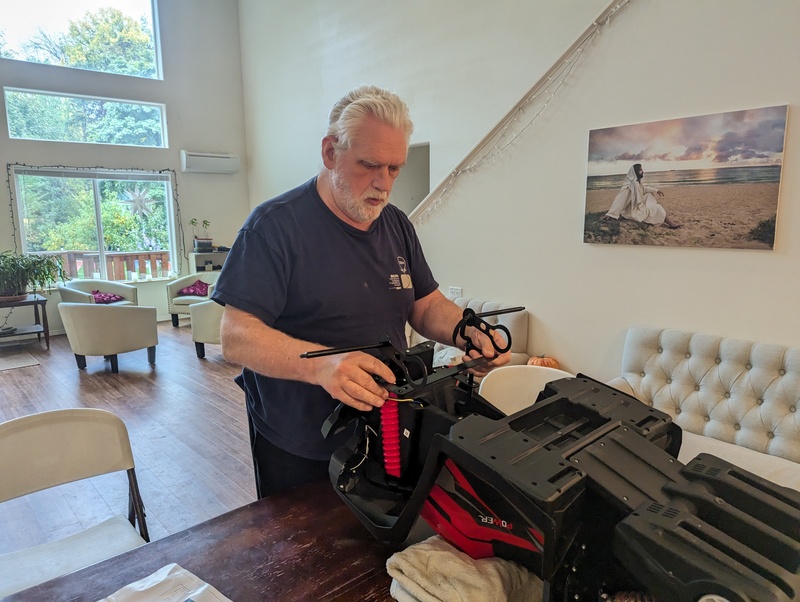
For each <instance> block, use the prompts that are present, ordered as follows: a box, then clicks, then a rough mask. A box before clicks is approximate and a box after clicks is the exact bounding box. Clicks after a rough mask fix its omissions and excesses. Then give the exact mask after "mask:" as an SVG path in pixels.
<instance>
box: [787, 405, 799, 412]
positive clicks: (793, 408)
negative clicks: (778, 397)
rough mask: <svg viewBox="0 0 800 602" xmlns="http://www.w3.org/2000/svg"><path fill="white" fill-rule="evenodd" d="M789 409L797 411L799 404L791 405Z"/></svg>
mask: <svg viewBox="0 0 800 602" xmlns="http://www.w3.org/2000/svg"><path fill="white" fill-rule="evenodd" d="M789 411H790V412H796V411H797V406H790V407H789Z"/></svg>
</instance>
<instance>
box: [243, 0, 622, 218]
mask: <svg viewBox="0 0 800 602" xmlns="http://www.w3.org/2000/svg"><path fill="white" fill-rule="evenodd" d="M605 5H606V0H538V1H535V2H528V1H524V2H523V1H519V0H497V1H495V2H481V1H479V0H469V1H466V2H465V1H464V0H434V1H432V2H431V1H429V0H409V1H407V2H389V3H381V4H380V6H378V5H376V4H375V3H374V2H369V1H368V0H348V2H337V3H331V2H326V1H325V0H307V1H304V2H281V1H280V0H240V1H239V14H240V21H241V25H240V28H241V38H242V63H243V73H244V90H245V114H246V122H247V129H248V153H249V156H250V160H251V166H252V169H251V172H250V198H251V203H252V204H253V205H256V204H258V203H259V202H261V201H264V200H266V199H268V198H271V197H273V196H275V195H277V194H280V193H281V192H284V191H285V190H287V189H289V188H292V187H294V186H296V185H298V184H300V183H302V182H304V181H305V180H307V179H308V178H310V177H311V176H313V175H315V174H316V173H317V171H318V170H319V168H320V166H321V161H320V140H321V139H322V137H323V136H324V135H325V127H326V123H327V117H328V111H329V110H330V108H331V106H332V105H333V103H334V102H336V101H337V100H338V99H339V98H341V96H343V95H344V94H346V93H347V92H348V91H349V90H350V89H352V88H354V87H356V86H358V85H360V84H376V85H380V86H383V87H386V88H389V89H391V90H393V91H395V92H397V93H398V94H400V95H401V96H402V97H403V98H404V99H405V101H406V102H407V103H408V104H409V107H410V108H411V113H412V118H413V120H414V126H415V129H414V134H413V135H412V138H411V142H412V144H415V143H423V142H429V143H430V157H431V188H432V187H433V186H434V185H436V183H438V182H439V180H441V179H442V178H443V177H444V175H445V174H446V173H447V172H448V171H449V170H450V169H452V167H453V166H454V165H455V164H456V163H457V162H458V161H459V159H461V158H462V157H463V156H464V155H465V154H466V153H467V152H468V151H469V150H470V148H472V146H473V145H474V144H475V143H476V142H477V141H478V140H479V139H480V138H481V136H483V134H484V133H485V132H486V131H487V130H489V129H490V128H491V127H492V126H493V125H494V124H495V123H496V122H497V121H498V120H499V119H500V118H501V117H502V116H503V115H504V114H505V112H506V111H507V110H508V108H509V107H510V106H512V105H513V104H514V103H515V102H516V101H517V100H519V98H520V97H521V96H522V95H523V94H524V93H525V91H526V90H527V89H528V87H529V86H530V84H531V83H532V82H533V81H534V80H535V78H536V77H538V75H539V74H541V73H542V72H544V71H545V70H547V68H549V67H550V65H551V64H552V62H553V61H554V60H555V59H556V57H558V56H559V55H560V54H561V53H562V52H563V51H564V50H565V49H566V48H567V47H568V46H569V45H570V44H571V43H572V41H573V40H574V38H575V37H576V36H577V35H578V33H579V32H580V31H582V30H583V28H584V27H585V26H586V24H588V23H589V22H591V20H592V19H593V18H594V17H595V16H597V15H598V14H599V13H600V11H601V10H602V9H603V8H604V7H605Z"/></svg>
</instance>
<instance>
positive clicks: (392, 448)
mask: <svg viewBox="0 0 800 602" xmlns="http://www.w3.org/2000/svg"><path fill="white" fill-rule="evenodd" d="M381 439H382V444H383V469H384V470H385V471H386V474H387V475H389V476H391V477H396V478H400V475H401V474H402V466H401V464H400V415H399V410H398V407H397V400H395V399H391V398H389V399H387V400H386V401H385V402H384V403H383V406H382V407H381Z"/></svg>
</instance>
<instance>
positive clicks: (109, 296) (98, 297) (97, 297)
mask: <svg viewBox="0 0 800 602" xmlns="http://www.w3.org/2000/svg"><path fill="white" fill-rule="evenodd" d="M92 296H93V297H94V302H95V303H102V304H108V303H116V302H117V301H124V300H125V297H121V296H120V295H115V294H114V293H101V292H100V291H92Z"/></svg>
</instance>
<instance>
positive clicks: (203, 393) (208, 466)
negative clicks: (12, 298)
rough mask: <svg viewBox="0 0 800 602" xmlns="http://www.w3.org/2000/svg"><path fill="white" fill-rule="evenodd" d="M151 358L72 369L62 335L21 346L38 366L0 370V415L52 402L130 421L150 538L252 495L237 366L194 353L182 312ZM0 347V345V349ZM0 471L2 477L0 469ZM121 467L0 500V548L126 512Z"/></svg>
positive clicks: (212, 352) (92, 361)
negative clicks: (116, 471) (57, 487)
mask: <svg viewBox="0 0 800 602" xmlns="http://www.w3.org/2000/svg"><path fill="white" fill-rule="evenodd" d="M158 336H159V344H158V347H157V351H156V364H155V366H153V367H151V366H150V364H148V363H147V352H146V350H140V351H134V352H131V353H125V354H121V355H120V356H119V374H112V373H111V368H110V364H109V362H106V361H105V360H104V359H103V358H102V357H88V358H87V363H88V366H87V369H86V370H78V368H77V365H76V363H75V357H74V356H73V355H72V352H71V350H70V348H69V344H68V343H67V339H66V337H65V336H63V335H62V336H55V337H51V338H50V350H49V351H47V350H45V349H44V345H43V344H37V342H36V339H32V342H30V343H29V344H28V343H27V341H25V343H26V344H24V345H20V346H15V348H16V349H24V350H25V351H28V352H29V353H30V354H31V355H33V356H34V357H35V358H36V359H37V360H38V361H39V365H38V366H30V367H25V368H16V369H12V370H2V371H0V421H5V420H9V419H11V418H16V417H18V416H24V415H26V414H31V413H34V412H41V411H44V410H52V409H58V408H80V407H90V408H102V409H105V410H109V411H111V412H114V413H115V414H117V415H118V416H119V417H120V418H122V420H123V421H124V422H125V424H126V425H127V427H128V432H129V435H130V439H131V446H132V448H133V455H134V458H135V461H136V473H137V477H138V480H139V487H140V489H141V493H142V498H143V499H144V502H145V506H146V513H147V526H148V528H149V530H150V537H151V540H156V539H160V538H162V537H164V536H166V535H168V534H170V533H175V532H176V531H180V530H182V529H185V528H187V527H190V526H192V525H194V524H197V523H199V522H202V521H204V520H206V519H209V518H211V517H213V516H217V515H219V514H222V513H223V512H226V511H228V510H231V509H233V508H237V507H239V506H242V505H244V504H246V503H248V502H251V501H253V500H254V499H255V485H254V482H253V469H252V461H251V457H250V449H249V444H248V435H247V419H246V414H245V409H244V394H243V393H242V391H241V390H240V389H239V387H237V386H236V384H235V383H234V382H233V377H234V376H236V375H237V374H238V373H239V371H240V369H239V368H238V367H236V366H234V365H231V364H228V363H227V362H225V361H224V360H223V359H222V355H221V353H220V348H219V346H217V345H206V358H205V359H203V360H200V359H197V356H196V355H195V350H194V343H193V342H192V339H191V332H190V327H189V322H188V320H181V324H180V327H179V328H173V326H172V325H171V323H170V322H169V321H167V322H162V323H160V324H159V327H158ZM3 352H4V348H0V354H1V353H3ZM0 478H2V476H1V475H0ZM126 482H127V481H126V479H125V477H124V475H122V474H120V475H107V476H105V477H99V478H96V479H93V480H92V481H91V482H90V484H89V485H85V484H71V485H66V486H64V487H62V488H61V489H64V490H65V491H64V492H59V493H57V494H54V493H53V492H52V491H45V492H39V493H36V494H33V495H30V496H26V497H25V498H19V499H16V500H11V501H9V502H5V503H3V504H0V533H2V534H3V535H2V537H0V553H2V552H7V551H11V550H16V549H20V548H24V547H28V546H30V545H35V544H39V543H44V542H47V541H52V540H54V539H59V538H61V537H64V536H66V535H69V534H71V533H74V532H76V531H79V530H81V529H83V528H85V527H86V526H90V525H91V524H94V523H96V522H98V521H99V520H102V519H104V518H108V517H111V516H114V515H116V514H120V513H123V514H124V513H126V512H127V493H126Z"/></svg>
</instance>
